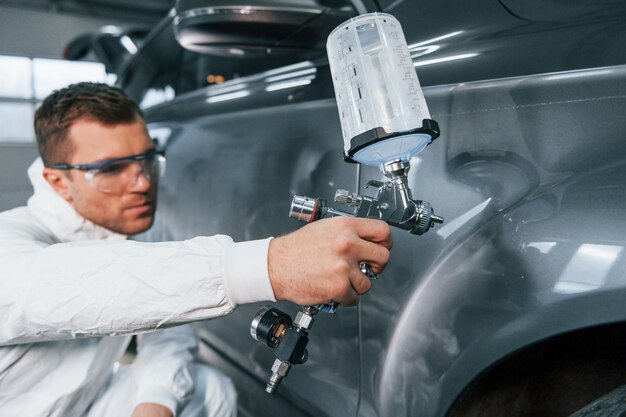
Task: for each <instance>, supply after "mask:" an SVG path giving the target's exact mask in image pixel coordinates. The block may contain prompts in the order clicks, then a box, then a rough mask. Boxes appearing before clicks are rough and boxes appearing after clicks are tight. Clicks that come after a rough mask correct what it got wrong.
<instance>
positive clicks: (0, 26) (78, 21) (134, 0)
mask: <svg viewBox="0 0 626 417" xmlns="http://www.w3.org/2000/svg"><path fill="white" fill-rule="evenodd" d="M174 3H175V0H130V1H129V0H96V1H81V0H0V196H2V197H1V198H0V211H2V210H6V209H9V208H13V207H17V206H20V205H23V204H24V203H26V200H27V199H28V197H29V196H30V195H31V193H32V188H31V186H30V182H29V180H28V177H27V175H26V169H27V167H28V166H29V165H30V163H31V162H32V161H33V160H34V159H35V158H36V157H37V149H36V145H35V136H34V132H33V127H32V124H33V123H32V120H33V114H34V111H35V109H36V108H37V106H38V105H39V103H40V101H41V100H42V99H43V98H44V97H45V96H46V95H48V94H49V93H50V92H51V91H53V90H54V89H57V88H60V87H63V86H65V85H67V84H69V83H71V82H76V81H100V82H107V83H110V84H113V83H114V82H115V76H113V75H110V74H107V73H106V72H105V69H104V65H103V64H102V63H100V62H96V59H95V57H94V56H88V57H87V58H86V59H85V60H81V61H68V60H65V59H63V52H64V49H65V47H66V46H67V44H68V43H69V42H70V41H71V40H72V39H75V38H76V37H78V36H80V35H82V34H85V33H88V32H93V31H95V30H98V29H100V28H106V27H107V26H111V27H110V29H111V30H115V27H119V28H122V29H135V28H137V29H149V28H151V27H153V26H154V25H155V24H156V23H157V22H158V21H159V20H161V19H162V18H163V16H165V15H166V14H167V12H168V10H170V9H171V8H172V7H173V6H174Z"/></svg>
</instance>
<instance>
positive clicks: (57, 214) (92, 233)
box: [27, 158, 126, 242]
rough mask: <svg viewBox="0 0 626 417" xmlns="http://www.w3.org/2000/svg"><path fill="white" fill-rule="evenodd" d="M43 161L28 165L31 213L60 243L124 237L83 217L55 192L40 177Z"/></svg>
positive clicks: (38, 160)
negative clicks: (30, 184) (31, 189)
mask: <svg viewBox="0 0 626 417" xmlns="http://www.w3.org/2000/svg"><path fill="white" fill-rule="evenodd" d="M43 168H44V166H43V162H42V160H41V158H37V159H36V160H35V162H33V164H32V165H31V166H30V168H28V177H29V178H30V182H31V183H32V185H33V189H34V193H33V195H32V197H30V198H29V199H28V203H27V206H28V209H29V210H30V212H31V214H32V215H33V216H34V217H35V218H36V219H37V220H38V221H39V222H41V223H42V224H43V226H45V227H46V228H47V229H48V230H50V232H51V233H52V234H53V235H54V237H55V238H56V239H57V240H58V241H59V242H73V241H76V240H124V239H126V236H125V235H121V234H119V233H115V232H112V231H110V230H108V229H105V228H104V227H101V226H98V225H97V224H95V223H93V222H91V221H89V220H87V219H85V218H84V217H83V216H81V215H80V214H78V213H77V212H76V210H74V207H72V205H71V204H70V203H68V202H67V201H65V200H64V199H63V197H61V196H60V195H58V194H57V193H56V192H55V191H54V189H53V188H52V187H51V186H50V184H48V182H47V181H46V180H45V179H44V177H43Z"/></svg>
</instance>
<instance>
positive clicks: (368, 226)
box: [354, 218, 392, 249]
mask: <svg viewBox="0 0 626 417" xmlns="http://www.w3.org/2000/svg"><path fill="white" fill-rule="evenodd" d="M354 229H355V231H356V233H357V234H358V235H359V237H360V238H362V239H366V240H369V241H371V242H377V243H381V244H385V246H386V245H389V246H388V247H387V248H388V249H391V244H392V240H391V230H390V228H389V225H388V224H387V223H385V222H384V221H382V220H375V219H363V218H356V219H354Z"/></svg>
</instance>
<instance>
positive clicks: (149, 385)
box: [133, 325, 198, 415]
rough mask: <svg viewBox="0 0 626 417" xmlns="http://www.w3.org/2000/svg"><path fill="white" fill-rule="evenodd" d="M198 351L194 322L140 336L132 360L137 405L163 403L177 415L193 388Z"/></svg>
mask: <svg viewBox="0 0 626 417" xmlns="http://www.w3.org/2000/svg"><path fill="white" fill-rule="evenodd" d="M197 350H198V339H197V338H196V335H195V332H194V330H193V328H192V327H191V325H186V326H178V327H173V328H171V329H167V330H162V331H157V332H153V333H144V334H141V335H138V336H137V357H136V358H135V361H134V362H133V369H134V372H135V375H136V377H137V383H138V392H137V397H136V399H135V401H136V403H135V405H138V404H141V403H156V404H161V405H163V406H165V407H167V408H169V409H170V410H172V412H173V413H174V415H176V414H177V413H178V412H179V411H180V410H181V409H182V408H183V407H184V406H185V405H186V404H187V402H188V401H189V399H190V398H191V395H192V394H193V391H194V383H193V377H192V373H191V371H192V369H191V367H190V365H191V364H192V362H193V361H194V359H195V357H196V354H197Z"/></svg>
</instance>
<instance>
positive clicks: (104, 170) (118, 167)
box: [49, 148, 166, 194]
mask: <svg viewBox="0 0 626 417" xmlns="http://www.w3.org/2000/svg"><path fill="white" fill-rule="evenodd" d="M165 164H166V159H165V154H164V152H163V151H161V150H157V149H156V148H152V149H150V150H149V151H147V152H144V153H140V154H136V155H129V156H124V157H121V158H112V159H107V160H105V161H100V162H94V163H91V164H77V165H69V164H56V165H51V166H49V168H53V169H61V170H70V169H77V170H80V171H84V173H85V178H86V179H87V181H88V182H89V183H90V184H91V185H92V186H93V187H94V188H95V189H96V190H98V191H101V192H103V193H112V194H118V193H122V192H124V190H126V189H127V188H128V187H129V186H134V185H135V184H136V183H137V181H138V179H139V176H140V175H141V174H143V176H144V177H145V178H146V179H147V180H148V182H152V181H156V180H158V178H159V177H160V176H162V175H163V174H164V173H165Z"/></svg>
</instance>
